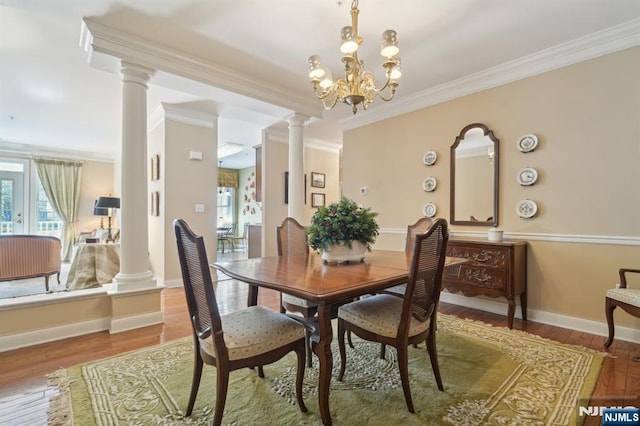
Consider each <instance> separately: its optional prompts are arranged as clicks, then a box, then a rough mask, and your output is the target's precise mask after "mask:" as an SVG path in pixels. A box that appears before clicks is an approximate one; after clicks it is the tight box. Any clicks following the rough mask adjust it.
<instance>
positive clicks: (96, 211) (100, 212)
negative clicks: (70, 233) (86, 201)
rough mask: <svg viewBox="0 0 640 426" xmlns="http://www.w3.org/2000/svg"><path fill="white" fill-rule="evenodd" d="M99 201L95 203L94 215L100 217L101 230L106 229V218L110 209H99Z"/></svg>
mask: <svg viewBox="0 0 640 426" xmlns="http://www.w3.org/2000/svg"><path fill="white" fill-rule="evenodd" d="M97 204H98V200H95V201H94V202H93V215H94V216H100V229H104V216H109V209H105V208H104V207H98V206H97Z"/></svg>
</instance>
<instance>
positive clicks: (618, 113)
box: [343, 48, 640, 328]
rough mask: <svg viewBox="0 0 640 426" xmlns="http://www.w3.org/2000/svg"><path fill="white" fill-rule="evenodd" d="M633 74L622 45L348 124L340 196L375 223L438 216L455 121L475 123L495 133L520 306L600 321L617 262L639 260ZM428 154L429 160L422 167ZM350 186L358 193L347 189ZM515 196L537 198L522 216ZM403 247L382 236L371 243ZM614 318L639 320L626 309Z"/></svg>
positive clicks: (639, 105) (639, 88)
mask: <svg viewBox="0 0 640 426" xmlns="http://www.w3.org/2000/svg"><path fill="white" fill-rule="evenodd" d="M638 75H640V48H633V49H628V50H624V51H621V52H618V53H614V54H610V55H607V56H603V57H600V58H597V59H593V60H590V61H586V62H583V63H580V64H576V65H573V66H570V67H566V68H562V69H559V70H555V71H551V72H548V73H545V74H541V75H538V76H535V77H530V78H527V79H525V80H521V81H518V82H515V83H511V84H507V85H504V86H501V87H497V88H495V89H490V90H486V91H484V92H480V93H476V94H473V95H469V96H465V97H463V98H459V99H455V100H452V101H449V102H445V103H442V104H439V105H435V106H433V107H429V108H425V109H422V110H419V111H415V112H412V113H409V114H405V115H402V116H399V117H396V118H392V119H388V120H385V121H382V122H378V123H375V124H372V125H369V126H365V127H361V128H358V129H354V130H351V131H348V132H346V133H345V136H344V147H343V168H344V193H345V195H346V196H348V197H350V198H353V199H354V200H356V202H358V203H362V204H364V205H366V206H371V207H372V208H373V210H374V211H377V212H379V213H380V215H379V223H380V226H381V227H382V228H389V229H392V230H403V229H406V225H407V224H409V223H413V222H414V221H415V220H416V219H417V218H419V217H420V216H421V214H422V210H423V208H424V205H425V204H426V203H427V202H433V203H435V204H436V206H437V216H438V217H444V218H447V219H448V218H449V161H450V160H449V147H450V146H451V145H452V144H453V142H454V140H455V137H456V136H457V135H458V134H459V132H460V130H461V129H462V128H463V127H464V126H466V125H468V124H470V123H475V122H479V123H484V124H486V125H487V126H488V127H489V128H490V129H491V130H493V131H494V133H495V135H496V137H497V138H498V139H499V140H500V164H499V165H500V185H499V193H500V205H499V225H500V227H501V228H502V229H504V230H505V233H506V235H507V236H511V237H516V238H522V239H527V240H529V241H530V246H529V254H528V262H529V271H528V280H529V282H528V285H529V301H530V302H529V308H530V309H531V310H534V311H540V312H546V313H551V314H559V315H567V316H571V317H576V318H581V319H586V320H594V321H598V322H603V321H604V294H605V292H606V289H608V288H611V287H612V286H613V283H615V282H616V281H617V270H618V268H619V267H621V266H630V267H638V265H640V263H639V261H638V259H640V248H639V247H638V241H639V240H640V221H638V220H637V218H638V217H640V199H639V198H638V194H639V193H640V168H639V167H638V166H637V164H638V158H640V120H639V119H638V117H640V96H638V93H640V79H638V77H637V76H638ZM527 133H534V134H536V135H537V136H538V138H539V140H540V143H539V145H538V148H537V149H536V150H535V151H533V152H530V153H526V154H525V153H521V152H520V151H518V149H517V147H516V142H517V141H518V139H519V138H520V136H522V135H524V134H527ZM400 147H401V148H400ZM429 150H434V151H436V152H437V154H438V161H437V163H436V164H435V165H434V166H431V167H426V166H425V165H424V164H423V163H422V157H423V155H424V153H425V152H427V151H429ZM363 156H364V157H366V161H362V159H363ZM527 166H529V167H535V168H536V169H537V170H538V173H539V177H538V181H537V182H536V184H535V185H533V186H530V187H523V186H520V185H519V184H518V183H517V181H516V176H517V173H518V171H519V170H521V169H522V168H524V167H527ZM430 175H433V176H435V177H436V178H437V180H438V187H437V189H436V190H435V191H434V192H433V193H426V192H424V191H423V190H422V187H421V184H422V181H423V180H424V178H425V177H427V176H430ZM361 186H367V187H368V188H369V195H367V196H361V195H360V194H359V191H358V189H359V188H360V187H361ZM524 198H530V199H533V200H535V201H536V202H537V204H538V207H539V210H538V215H537V216H536V217H535V218H533V219H528V220H527V219H521V218H520V217H518V216H517V214H516V212H515V207H516V205H517V203H518V201H519V200H522V199H524ZM486 229H487V228H483V227H453V230H454V231H459V232H464V231H482V232H484V231H486ZM481 236H482V235H481ZM565 236H569V237H570V238H563V237H565ZM590 236H593V238H591V239H589V237H590ZM567 239H568V240H569V241H570V242H565V240H567ZM582 241H585V242H584V243H582ZM592 242H593V243H592ZM403 243H404V240H403V239H402V238H401V236H400V235H398V234H393V233H390V234H388V235H382V236H381V238H380V239H379V244H378V246H383V247H386V248H390V247H392V246H393V247H395V248H397V249H402V244H403ZM617 317H618V318H619V319H618V322H619V323H620V324H623V325H624V324H626V325H627V326H630V327H635V328H638V327H639V326H640V320H638V319H632V318H631V317H630V316H629V315H625V314H622V313H619V314H617Z"/></svg>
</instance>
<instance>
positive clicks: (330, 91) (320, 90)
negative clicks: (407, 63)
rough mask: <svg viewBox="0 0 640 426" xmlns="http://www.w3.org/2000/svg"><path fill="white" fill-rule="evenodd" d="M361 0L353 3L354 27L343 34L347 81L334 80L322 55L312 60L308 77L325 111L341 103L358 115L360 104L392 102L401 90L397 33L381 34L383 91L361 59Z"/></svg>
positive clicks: (313, 57) (387, 31)
mask: <svg viewBox="0 0 640 426" xmlns="http://www.w3.org/2000/svg"><path fill="white" fill-rule="evenodd" d="M359 12H360V11H359V10H358V0H353V1H352V3H351V26H346V27H344V28H342V30H341V31H340V38H341V43H340V51H341V52H342V53H343V54H344V56H343V57H342V62H343V63H344V73H345V76H344V78H339V79H337V80H335V81H334V80H333V78H332V76H331V71H330V70H329V69H328V68H325V67H323V66H322V65H321V64H320V56H318V55H313V56H311V57H309V78H311V82H312V83H313V91H314V93H315V95H316V97H317V98H318V99H320V100H321V101H322V105H323V106H324V108H325V109H326V110H330V109H332V108H333V107H334V106H336V104H337V103H338V101H340V102H343V103H345V104H347V105H351V109H352V111H353V113H354V114H355V113H356V112H357V111H358V105H360V104H362V108H363V109H365V110H366V109H367V107H368V106H369V104H370V103H371V102H373V100H374V99H375V97H376V96H378V97H380V99H382V100H383V101H390V100H391V99H393V95H394V94H395V93H396V88H397V87H398V83H397V81H396V80H397V79H398V78H400V76H401V75H402V71H401V68H400V58H399V57H397V56H396V55H397V54H398V52H399V51H400V49H399V48H398V35H397V34H396V32H395V31H394V30H386V31H385V32H383V33H382V46H381V48H380V55H382V56H383V57H385V58H386V61H385V63H384V64H383V65H382V66H383V67H384V69H385V71H386V72H385V76H386V81H385V83H384V85H383V86H382V87H380V88H378V87H376V82H375V77H374V76H373V73H371V72H369V71H365V70H364V64H363V61H361V60H358V46H360V45H361V44H362V37H360V36H359V35H358V13H359Z"/></svg>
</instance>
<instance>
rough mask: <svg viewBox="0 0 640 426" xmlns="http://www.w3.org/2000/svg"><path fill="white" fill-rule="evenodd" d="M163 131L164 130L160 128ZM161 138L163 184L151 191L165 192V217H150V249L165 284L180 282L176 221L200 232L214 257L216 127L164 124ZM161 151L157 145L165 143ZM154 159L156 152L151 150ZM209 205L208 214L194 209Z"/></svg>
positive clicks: (155, 140)
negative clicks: (193, 156) (193, 154)
mask: <svg viewBox="0 0 640 426" xmlns="http://www.w3.org/2000/svg"><path fill="white" fill-rule="evenodd" d="M158 132H159V133H161V131H160V130H158ZM163 132H164V138H163V137H162V136H163V135H162V134H158V135H154V136H153V138H150V140H151V139H153V144H150V149H151V146H153V147H155V149H156V151H155V152H159V153H160V169H161V171H160V180H159V181H158V182H156V183H155V184H154V183H152V185H150V190H151V191H154V190H158V191H159V192H160V216H158V217H150V218H149V226H150V228H149V229H150V232H149V237H150V244H149V250H150V255H151V262H152V266H153V269H154V273H155V275H156V277H157V278H158V280H159V281H160V282H168V281H176V280H181V272H180V263H179V261H178V249H177V246H176V241H175V233H174V231H173V221H174V220H175V219H177V218H182V219H184V220H185V221H186V222H187V223H188V224H189V226H190V227H191V228H192V229H193V231H194V232H195V233H196V234H199V235H202V236H203V237H204V241H205V246H206V249H207V254H208V256H209V258H210V259H211V260H213V259H214V258H215V253H216V248H217V233H216V212H217V205H216V202H217V200H216V180H217V170H218V167H217V150H216V138H217V136H216V135H217V133H216V129H215V128H212V127H206V126H198V125H193V124H186V123H182V122H178V121H173V120H168V119H167V120H165V121H164V131H163ZM162 144H163V147H160V146H158V145H162ZM189 151H200V152H202V160H201V161H196V160H190V159H189ZM149 152H150V155H153V152H154V151H151V150H150V151H149ZM196 204H204V207H205V211H204V213H196V212H195V205H196Z"/></svg>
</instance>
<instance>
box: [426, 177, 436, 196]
mask: <svg viewBox="0 0 640 426" xmlns="http://www.w3.org/2000/svg"><path fill="white" fill-rule="evenodd" d="M437 184H438V182H437V181H436V178H434V177H433V176H429V177H428V178H426V179H425V180H424V182H422V189H424V190H425V191H427V192H433V190H435V189H436V185H437Z"/></svg>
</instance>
